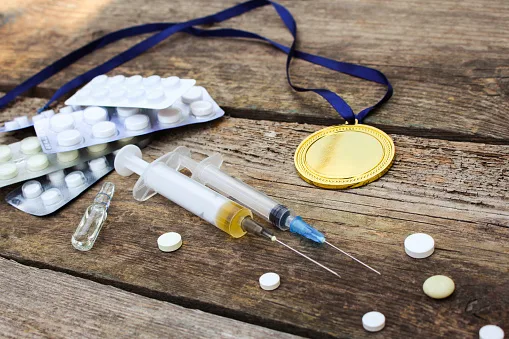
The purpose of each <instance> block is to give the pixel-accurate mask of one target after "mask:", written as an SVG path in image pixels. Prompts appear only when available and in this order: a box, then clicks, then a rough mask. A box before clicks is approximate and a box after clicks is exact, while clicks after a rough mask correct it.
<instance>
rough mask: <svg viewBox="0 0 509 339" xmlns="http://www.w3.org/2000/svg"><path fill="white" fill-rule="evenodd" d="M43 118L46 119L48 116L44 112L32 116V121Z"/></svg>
mask: <svg viewBox="0 0 509 339" xmlns="http://www.w3.org/2000/svg"><path fill="white" fill-rule="evenodd" d="M43 119H46V117H45V116H44V115H42V114H38V115H34V116H33V117H32V121H33V122H34V124H35V122H36V121H39V120H43Z"/></svg>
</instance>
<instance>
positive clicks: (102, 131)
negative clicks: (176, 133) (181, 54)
mask: <svg viewBox="0 0 509 339" xmlns="http://www.w3.org/2000/svg"><path fill="white" fill-rule="evenodd" d="M223 115H224V111H223V110H222V109H221V108H220V107H219V106H218V104H217V103H216V102H215V101H214V100H213V99H212V98H211V96H210V95H209V93H208V92H207V90H206V89H205V88H203V87H199V86H195V87H192V88H191V89H190V90H188V91H187V92H186V93H184V95H182V97H180V98H178V99H177V101H175V102H174V103H173V105H171V106H170V107H168V108H165V109H160V110H155V109H140V108H132V107H130V108H125V107H116V108H111V107H110V108H106V107H100V106H89V107H86V108H85V109H83V110H82V111H76V112H73V113H71V114H55V115H54V116H52V117H51V118H49V119H41V120H37V121H36V123H35V132H36V133H37V137H38V138H39V140H40V142H41V145H42V147H43V151H44V152H45V153H56V152H68V151H72V150H76V149H80V148H82V147H89V146H93V145H97V144H102V143H107V142H112V141H116V140H119V139H124V138H129V137H133V136H139V135H145V134H149V133H152V132H157V131H160V130H164V129H169V128H175V127H180V126H185V125H189V124H196V123H202V122H207V121H210V120H214V119H217V118H220V117H222V116H223Z"/></svg>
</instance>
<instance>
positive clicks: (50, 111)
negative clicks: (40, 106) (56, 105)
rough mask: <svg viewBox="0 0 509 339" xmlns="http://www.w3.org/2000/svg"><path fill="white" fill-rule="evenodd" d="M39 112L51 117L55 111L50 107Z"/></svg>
mask: <svg viewBox="0 0 509 339" xmlns="http://www.w3.org/2000/svg"><path fill="white" fill-rule="evenodd" d="M39 114H42V115H43V116H45V117H46V118H51V117H52V116H54V115H55V111H54V110H52V109H49V110H47V111H43V112H41V113H39Z"/></svg>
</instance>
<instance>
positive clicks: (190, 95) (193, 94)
mask: <svg viewBox="0 0 509 339" xmlns="http://www.w3.org/2000/svg"><path fill="white" fill-rule="evenodd" d="M201 98H202V90H201V88H200V87H196V86H194V87H192V88H191V89H190V90H189V91H187V92H186V93H184V95H182V102H183V103H184V104H190V103H193V102H195V101H198V100H201Z"/></svg>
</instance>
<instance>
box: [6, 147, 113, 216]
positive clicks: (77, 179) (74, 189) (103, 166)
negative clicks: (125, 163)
mask: <svg viewBox="0 0 509 339" xmlns="http://www.w3.org/2000/svg"><path fill="white" fill-rule="evenodd" d="M114 159H115V156H114V155H113V154H109V155H106V156H103V157H99V158H96V159H93V160H90V161H87V162H84V163H81V164H78V165H76V166H74V167H71V168H68V169H65V170H59V171H56V172H52V173H49V174H48V175H46V176H43V177H40V178H37V179H36V180H30V181H27V182H25V183H24V184H23V185H22V186H20V187H18V188H16V189H15V190H13V191H12V192H10V193H9V194H7V197H6V198H5V201H7V203H9V204H10V205H12V206H14V207H16V208H17V209H19V210H21V211H23V212H25V213H29V214H32V215H36V216H44V215H47V214H50V213H53V212H55V211H56V210H58V209H60V208H62V207H63V206H65V205H67V204H68V203H69V202H71V201H72V200H73V199H74V198H76V197H77V196H78V195H80V194H81V193H83V192H84V191H85V190H86V189H87V188H89V187H90V186H92V185H93V184H94V183H95V182H96V181H97V180H99V179H101V178H102V177H104V176H105V175H106V174H108V173H110V172H111V171H112V170H113V161H114Z"/></svg>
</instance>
